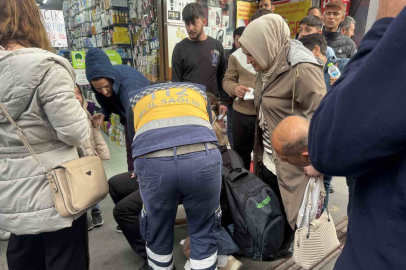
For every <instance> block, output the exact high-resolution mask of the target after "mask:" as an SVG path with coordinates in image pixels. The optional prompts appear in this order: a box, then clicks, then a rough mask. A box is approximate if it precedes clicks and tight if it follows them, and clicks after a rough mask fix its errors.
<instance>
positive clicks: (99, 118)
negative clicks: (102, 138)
mask: <svg viewBox="0 0 406 270" xmlns="http://www.w3.org/2000/svg"><path fill="white" fill-rule="evenodd" d="M103 121H104V114H102V113H96V114H95V115H93V117H92V125H93V127H95V128H97V130H100V126H101V125H102V124H103Z"/></svg>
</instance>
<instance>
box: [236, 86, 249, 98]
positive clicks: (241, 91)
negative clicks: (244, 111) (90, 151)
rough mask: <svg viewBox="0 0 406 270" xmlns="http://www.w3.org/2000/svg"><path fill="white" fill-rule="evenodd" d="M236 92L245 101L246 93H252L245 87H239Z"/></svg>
mask: <svg viewBox="0 0 406 270" xmlns="http://www.w3.org/2000/svg"><path fill="white" fill-rule="evenodd" d="M234 92H235V95H236V96H237V97H239V98H240V99H244V96H245V93H247V92H250V90H249V89H248V88H247V87H245V86H242V85H239V86H237V87H236V88H235V89H234Z"/></svg>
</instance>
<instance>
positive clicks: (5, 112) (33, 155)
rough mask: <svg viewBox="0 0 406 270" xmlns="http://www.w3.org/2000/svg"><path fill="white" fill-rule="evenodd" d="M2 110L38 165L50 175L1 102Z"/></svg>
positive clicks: (0, 107)
mask: <svg viewBox="0 0 406 270" xmlns="http://www.w3.org/2000/svg"><path fill="white" fill-rule="evenodd" d="M0 109H1V110H2V111H3V113H4V115H5V116H6V117H7V119H8V121H10V123H11V124H12V125H13V126H14V127H15V128H16V129H17V135H18V137H19V138H20V140H21V142H22V143H23V144H24V146H25V147H26V148H27V149H28V151H29V152H30V154H31V156H32V157H33V158H34V159H35V160H36V161H37V162H38V164H39V165H40V166H41V168H42V170H43V171H44V172H45V173H48V171H47V170H45V167H44V165H42V162H41V161H40V160H39V158H38V157H37V155H36V154H35V152H34V149H32V147H31V145H30V144H29V143H28V141H27V138H26V137H25V136H24V133H23V131H22V130H21V128H20V127H19V126H17V124H16V122H15V121H14V120H13V118H12V117H11V115H10V114H9V113H8V111H7V109H6V107H5V106H4V104H3V103H2V102H1V101H0Z"/></svg>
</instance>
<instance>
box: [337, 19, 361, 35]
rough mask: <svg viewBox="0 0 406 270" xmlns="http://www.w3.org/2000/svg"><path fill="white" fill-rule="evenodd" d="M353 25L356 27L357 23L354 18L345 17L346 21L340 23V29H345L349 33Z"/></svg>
mask: <svg viewBox="0 0 406 270" xmlns="http://www.w3.org/2000/svg"><path fill="white" fill-rule="evenodd" d="M352 23H353V24H354V25H355V24H356V23H357V22H356V21H355V20H354V18H353V17H350V16H345V19H344V21H342V22H341V23H340V28H342V29H345V31H347V32H348V31H349V30H350V27H351V24H352Z"/></svg>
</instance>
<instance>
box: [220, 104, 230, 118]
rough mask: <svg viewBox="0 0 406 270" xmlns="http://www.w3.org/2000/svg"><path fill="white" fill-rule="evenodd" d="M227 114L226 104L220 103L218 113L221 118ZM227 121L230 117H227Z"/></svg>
mask: <svg viewBox="0 0 406 270" xmlns="http://www.w3.org/2000/svg"><path fill="white" fill-rule="evenodd" d="M226 114H227V106H224V105H220V115H221V119H224V116H226ZM227 121H230V119H227Z"/></svg>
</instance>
